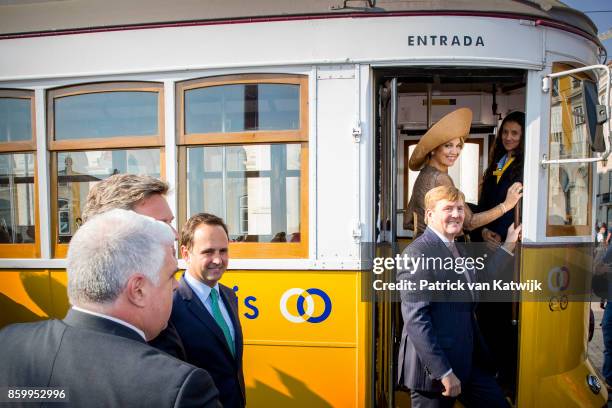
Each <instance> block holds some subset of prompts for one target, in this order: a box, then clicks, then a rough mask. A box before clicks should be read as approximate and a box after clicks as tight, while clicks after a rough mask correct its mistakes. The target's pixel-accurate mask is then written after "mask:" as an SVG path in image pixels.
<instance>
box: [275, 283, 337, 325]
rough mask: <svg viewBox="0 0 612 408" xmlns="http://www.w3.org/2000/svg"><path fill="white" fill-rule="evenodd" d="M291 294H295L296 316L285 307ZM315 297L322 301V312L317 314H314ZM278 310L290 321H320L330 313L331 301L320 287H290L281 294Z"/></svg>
mask: <svg viewBox="0 0 612 408" xmlns="http://www.w3.org/2000/svg"><path fill="white" fill-rule="evenodd" d="M293 296H297V303H296V306H297V307H296V308H297V312H298V315H297V316H296V315H294V314H291V313H289V310H288V308H287V303H288V301H289V299H290V298H292V297H293ZM315 297H316V298H319V299H321V300H322V301H323V312H322V313H321V314H320V315H318V316H314V311H315V300H314V298H315ZM280 311H281V314H282V315H283V316H284V317H285V319H287V320H289V321H290V322H292V323H304V322H308V323H321V322H323V321H325V320H326V319H327V318H328V317H329V315H330V314H331V311H332V302H331V299H330V298H329V296H328V295H327V293H325V292H324V291H322V290H321V289H317V288H310V289H306V290H304V289H302V288H292V289H289V290H287V291H286V292H285V293H283V296H281V299H280Z"/></svg>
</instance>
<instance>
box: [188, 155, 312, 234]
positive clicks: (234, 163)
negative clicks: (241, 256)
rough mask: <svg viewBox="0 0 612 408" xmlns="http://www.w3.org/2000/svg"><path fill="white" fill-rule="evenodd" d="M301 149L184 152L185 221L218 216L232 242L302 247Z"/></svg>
mask: <svg viewBox="0 0 612 408" xmlns="http://www.w3.org/2000/svg"><path fill="white" fill-rule="evenodd" d="M300 150H301V147H300V145H299V144H273V145H241V146H211V147H192V148H188V149H187V203H188V213H187V216H188V217H189V216H191V215H193V214H196V213H198V212H210V213H213V214H218V215H220V216H222V218H223V219H224V220H225V222H226V224H227V227H228V229H229V234H230V240H232V241H234V242H300ZM245 204H246V205H245ZM245 215H246V216H245Z"/></svg>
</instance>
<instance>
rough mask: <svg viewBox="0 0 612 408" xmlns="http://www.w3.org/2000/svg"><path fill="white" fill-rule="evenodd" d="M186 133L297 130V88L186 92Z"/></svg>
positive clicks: (264, 86)
mask: <svg viewBox="0 0 612 408" xmlns="http://www.w3.org/2000/svg"><path fill="white" fill-rule="evenodd" d="M185 106H186V107H187V108H186V109H185V133H187V134H191V133H225V132H243V131H247V130H284V129H297V128H298V127H299V121H300V87H299V86H298V85H291V84H236V85H218V86H210V87H205V88H197V89H189V90H186V91H185Z"/></svg>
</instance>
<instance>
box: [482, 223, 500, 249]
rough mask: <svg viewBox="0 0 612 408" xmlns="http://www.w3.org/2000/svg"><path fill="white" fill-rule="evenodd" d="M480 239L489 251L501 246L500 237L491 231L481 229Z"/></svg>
mask: <svg viewBox="0 0 612 408" xmlns="http://www.w3.org/2000/svg"><path fill="white" fill-rule="evenodd" d="M482 239H483V240H484V242H485V243H486V244H487V248H489V250H494V249H497V247H498V246H499V245H500V244H501V235H499V234H498V233H496V232H493V231H491V230H490V229H488V228H483V229H482Z"/></svg>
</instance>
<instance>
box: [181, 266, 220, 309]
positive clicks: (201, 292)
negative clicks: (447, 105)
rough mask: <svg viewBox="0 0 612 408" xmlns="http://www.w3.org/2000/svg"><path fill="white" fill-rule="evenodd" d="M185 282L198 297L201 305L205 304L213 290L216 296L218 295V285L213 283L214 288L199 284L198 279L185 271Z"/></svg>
mask: <svg viewBox="0 0 612 408" xmlns="http://www.w3.org/2000/svg"><path fill="white" fill-rule="evenodd" d="M185 281H186V282H187V283H188V284H189V286H190V287H191V289H192V290H193V291H194V292H195V293H196V295H198V297H199V298H200V300H201V301H202V303H203V304H206V301H207V300H208V297H209V296H210V291H211V290H212V289H215V290H216V291H217V294H219V283H218V282H217V283H215V286H214V287H212V288H211V287H210V286H208V285H206V284H205V283H203V282H200V281H199V280H198V279H196V278H194V277H193V276H191V274H190V273H189V272H188V271H185Z"/></svg>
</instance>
